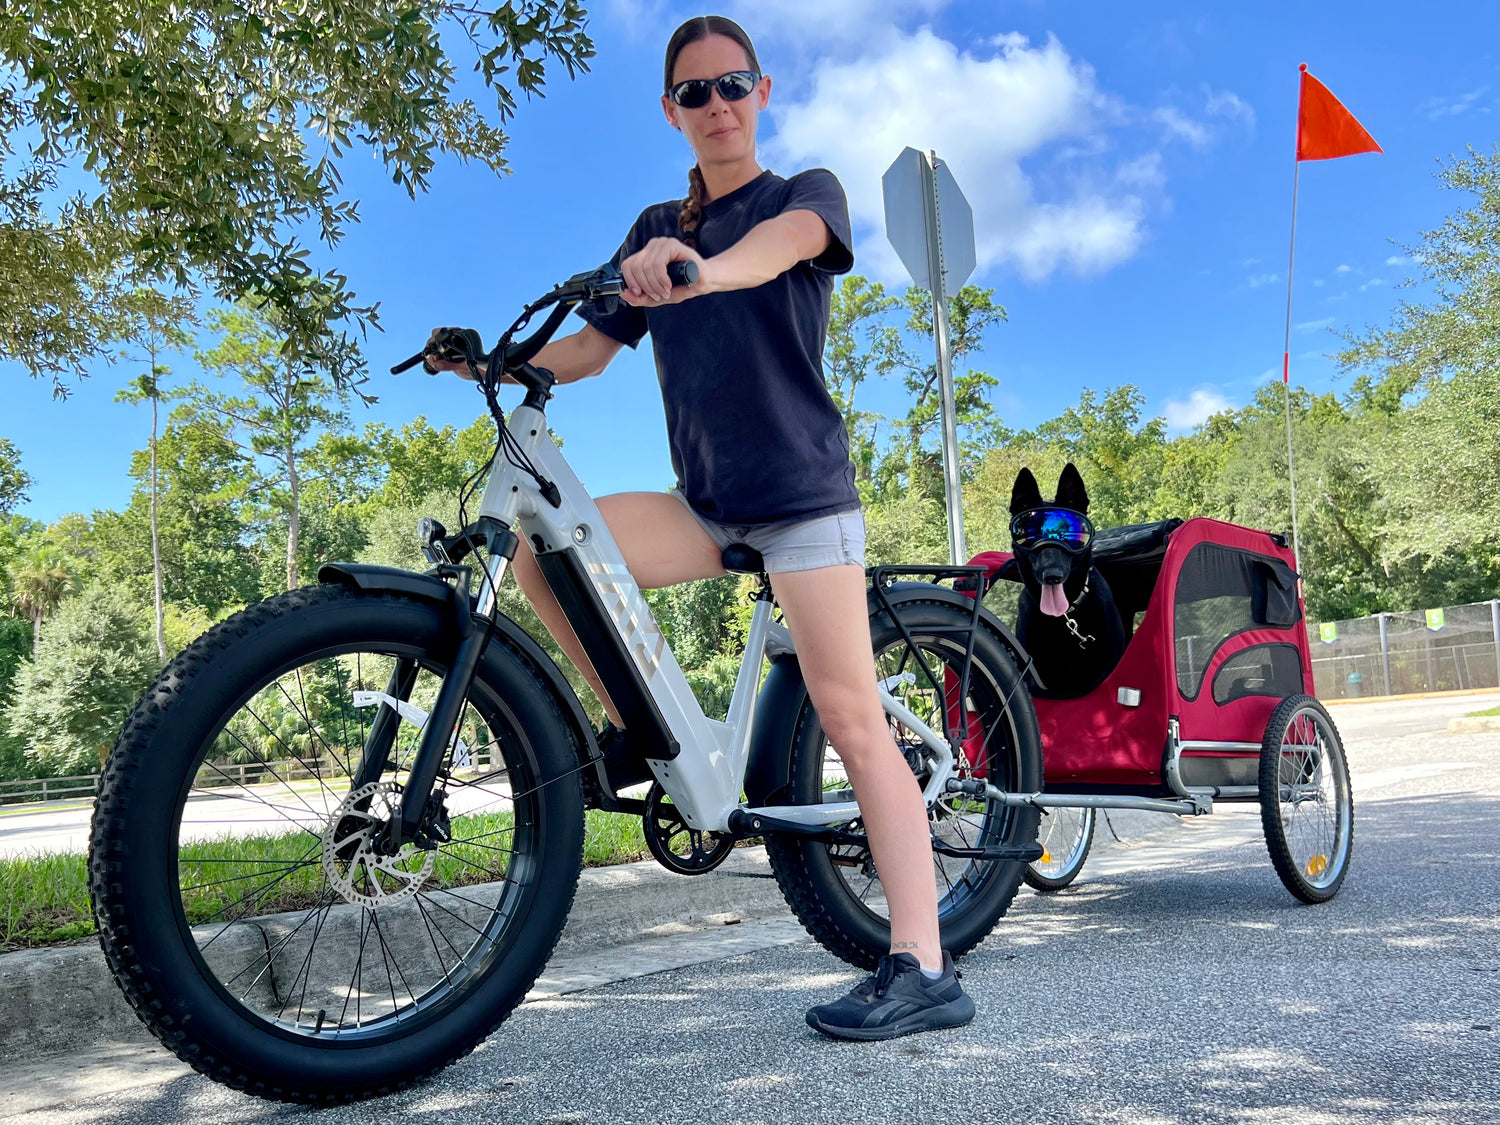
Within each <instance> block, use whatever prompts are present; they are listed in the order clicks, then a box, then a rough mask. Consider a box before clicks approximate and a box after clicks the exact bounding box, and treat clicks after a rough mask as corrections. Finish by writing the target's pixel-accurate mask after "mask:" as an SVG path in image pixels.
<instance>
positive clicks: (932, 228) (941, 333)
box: [881, 148, 976, 565]
mask: <svg viewBox="0 0 1500 1125" xmlns="http://www.w3.org/2000/svg"><path fill="white" fill-rule="evenodd" d="M881 187H882V188H883V190H884V194H885V231H886V237H887V238H888V239H890V242H891V245H892V246H893V247H894V248H895V250H896V253H897V255H898V256H899V257H900V258H901V263H902V265H904V266H906V269H907V271H908V272H909V273H910V274H911V278H912V281H914V282H916V284H917V285H919V286H921V287H922V288H924V289H927V290H928V291H929V292H931V293H932V338H933V342H934V344H935V345H936V347H937V372H938V395H939V401H940V404H941V407H942V410H941V415H942V421H943V491H944V495H945V498H946V499H947V507H948V552H949V555H950V561H951V562H952V563H953V564H955V565H957V564H959V563H961V562H967V561H968V557H969V553H968V549H967V548H966V547H965V546H964V509H963V488H962V483H963V482H962V480H961V479H960V477H959V461H958V418H957V406H956V403H955V401H954V393H953V354H952V349H951V347H950V344H949V340H948V300H947V299H948V298H949V297H951V296H953V295H954V294H956V293H957V292H958V291H959V290H960V289H961V288H963V284H964V282H965V281H967V280H968V279H969V275H970V274H971V273H973V272H974V266H975V261H976V259H975V253H974V212H973V210H972V209H971V208H970V207H969V201H968V200H967V199H965V198H964V193H963V192H962V191H960V190H959V187H958V184H957V182H956V181H955V180H954V179H953V173H952V172H950V171H948V166H947V165H946V164H944V163H942V162H941V161H939V160H938V158H937V154H936V153H931V154H924V153H921V152H918V151H917V150H916V149H914V148H908V149H903V150H902V152H901V155H900V156H898V157H897V158H896V162H895V163H894V164H892V165H891V166H890V168H888V169H887V170H886V173H885V175H884V176H883V177H882V178H881Z"/></svg>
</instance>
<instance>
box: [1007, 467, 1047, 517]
mask: <svg viewBox="0 0 1500 1125" xmlns="http://www.w3.org/2000/svg"><path fill="white" fill-rule="evenodd" d="M1043 503H1045V501H1043V500H1042V490H1041V488H1039V487H1038V486H1037V483H1036V477H1034V476H1032V475H1031V470H1030V469H1025V468H1023V469H1022V470H1021V471H1020V472H1019V473H1017V474H1016V483H1015V485H1014V487H1012V488H1011V490H1010V514H1011V515H1015V514H1016V513H1017V512H1024V511H1026V510H1027V509H1028V508H1040V507H1041V506H1042V504H1043Z"/></svg>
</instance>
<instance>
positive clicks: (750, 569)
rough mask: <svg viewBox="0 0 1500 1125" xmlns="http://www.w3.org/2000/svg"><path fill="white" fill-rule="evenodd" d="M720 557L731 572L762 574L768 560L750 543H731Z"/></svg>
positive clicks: (726, 568) (725, 567)
mask: <svg viewBox="0 0 1500 1125" xmlns="http://www.w3.org/2000/svg"><path fill="white" fill-rule="evenodd" d="M719 557H720V560H721V561H722V562H723V564H724V569H725V570H727V571H729V572H730V573H731V574H760V573H761V572H762V571H764V570H765V569H766V560H765V559H763V558H761V557H760V552H759V551H757V550H756V549H755V548H754V547H752V546H750V544H748V543H731V544H729V546H727V547H725V548H724V551H723V553H722V554H721V555H720V556H719Z"/></svg>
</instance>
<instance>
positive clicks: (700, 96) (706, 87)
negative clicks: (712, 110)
mask: <svg viewBox="0 0 1500 1125" xmlns="http://www.w3.org/2000/svg"><path fill="white" fill-rule="evenodd" d="M759 81H760V75H759V74H757V73H756V72H755V71H753V70H731V71H730V72H729V73H728V74H721V75H719V77H717V78H689V79H688V80H687V81H686V82H679V83H677V84H676V85H675V86H668V87H667V97H669V98H671V99H672V100H673V101H674V102H676V103H677V104H678V105H680V106H681V107H682V108H683V109H702V108H703V107H704V106H706V105H707V104H708V102H709V99H710V98H712V97H713V92H714V88H715V87H717V88H718V91H719V97H721V98H723V99H724V100H725V101H726V102H737V101H739V100H740V99H741V98H745V97H749V96H750V91H752V90H754V89H755V84H756V83H757V82H759Z"/></svg>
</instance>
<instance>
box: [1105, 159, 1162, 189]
mask: <svg viewBox="0 0 1500 1125" xmlns="http://www.w3.org/2000/svg"><path fill="white" fill-rule="evenodd" d="M1115 179H1117V180H1119V181H1120V183H1122V184H1125V185H1126V186H1127V187H1133V188H1159V187H1161V186H1162V185H1163V184H1165V183H1166V182H1167V177H1166V175H1165V173H1163V172H1162V168H1161V153H1159V152H1148V153H1146V154H1145V155H1144V156H1138V157H1136V158H1135V159H1134V160H1127V161H1126V162H1125V163H1124V164H1121V165H1120V166H1119V167H1118V168H1117V169H1115Z"/></svg>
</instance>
